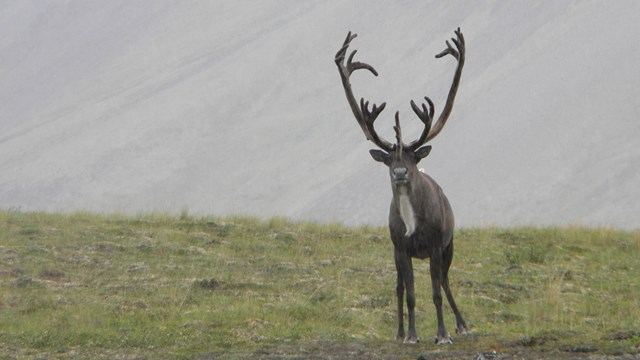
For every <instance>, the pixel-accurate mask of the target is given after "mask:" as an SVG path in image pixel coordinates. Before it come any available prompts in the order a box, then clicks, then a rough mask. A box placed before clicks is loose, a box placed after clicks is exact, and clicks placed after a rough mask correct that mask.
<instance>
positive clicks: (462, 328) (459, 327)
mask: <svg viewBox="0 0 640 360" xmlns="http://www.w3.org/2000/svg"><path fill="white" fill-rule="evenodd" d="M443 255H444V256H443V257H444V259H443V260H444V263H443V265H444V272H443V279H442V288H443V289H444V293H445V295H446V296H447V300H448V301H449V305H450V306H451V309H452V310H453V313H454V314H455V316H456V333H458V334H461V335H467V334H469V329H468V328H467V324H466V323H465V322H464V319H463V318H462V315H461V314H460V310H458V306H456V301H455V300H454V299H453V294H451V288H449V267H450V266H451V260H452V259H453V239H451V242H450V243H449V246H447V247H446V248H445V250H444V254H443Z"/></svg>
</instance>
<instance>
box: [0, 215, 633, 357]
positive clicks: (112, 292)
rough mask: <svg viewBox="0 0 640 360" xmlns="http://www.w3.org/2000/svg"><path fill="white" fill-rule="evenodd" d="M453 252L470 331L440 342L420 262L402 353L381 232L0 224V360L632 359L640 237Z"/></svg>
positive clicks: (521, 234)
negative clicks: (413, 319) (412, 329)
mask: <svg viewBox="0 0 640 360" xmlns="http://www.w3.org/2000/svg"><path fill="white" fill-rule="evenodd" d="M455 241H456V253H455V255H454V263H453V266H452V270H451V273H450V277H451V282H452V288H453V290H454V293H455V295H456V296H457V297H456V299H457V300H458V303H459V305H460V307H461V310H462V311H463V315H464V316H465V318H466V319H467V322H468V324H469V325H470V327H471V329H472V331H473V333H474V334H473V335H472V336H468V337H461V336H454V341H455V342H454V344H453V345H450V346H446V347H436V346H435V345H434V344H433V343H432V338H433V336H434V335H435V331H436V322H435V316H434V309H433V305H432V303H431V300H430V284H429V276H428V264H427V262H416V263H415V265H416V279H417V302H418V303H417V325H418V326H417V328H418V335H419V336H421V338H422V339H423V342H421V343H420V344H418V345H416V346H403V345H402V344H399V343H397V342H396V341H395V340H393V337H394V335H395V326H396V325H395V323H396V320H395V298H394V297H395V295H394V282H395V268H394V265H393V259H392V247H391V243H390V241H389V240H388V237H387V232H386V229H384V228H374V227H361V228H347V227H343V226H340V225H318V224H312V223H295V222H290V221H288V220H285V219H270V220H257V219H253V218H243V217H230V218H214V217H197V218H196V217H191V216H189V215H188V214H186V213H184V214H182V215H181V216H178V217H172V216H160V215H148V216H138V217H123V216H101V215H95V214H88V213H79V214H73V215H60V214H43V213H18V212H0V354H4V355H0V359H12V358H23V357H24V358H33V357H40V356H43V357H44V358H53V359H55V358H74V359H76V358H80V359H82V358H105V359H106V358H120V359H133V358H136V359H139V358H167V359H170V358H196V359H213V358H215V359H218V358H238V357H240V358H242V357H247V358H251V359H255V358H281V357H282V358H286V357H301V358H326V357H331V356H332V357H334V358H406V359H415V358H417V357H419V356H424V357H425V358H458V357H463V358H473V357H475V356H477V354H479V353H485V352H492V351H495V352H496V353H497V354H498V355H500V356H505V357H506V356H507V355H514V354H517V355H518V356H521V357H525V358H527V357H531V358H535V357H538V356H540V355H541V354H542V355H544V357H547V358H554V357H557V358H566V357H582V356H592V357H593V356H601V357H608V356H616V357H625V356H627V357H633V356H635V358H637V357H638V356H639V354H640V325H639V324H640V280H639V277H638V273H640V261H639V260H638V254H639V253H640V232H622V231H616V230H605V229H584V228H545V229H540V228H519V229H459V230H458V231H457V233H456V240H455ZM445 309H446V312H445V319H446V321H447V326H448V327H449V329H451V330H452V329H453V325H454V319H453V315H452V313H451V312H450V311H449V308H448V306H447V307H445ZM532 354H535V355H532ZM45 355H46V356H45Z"/></svg>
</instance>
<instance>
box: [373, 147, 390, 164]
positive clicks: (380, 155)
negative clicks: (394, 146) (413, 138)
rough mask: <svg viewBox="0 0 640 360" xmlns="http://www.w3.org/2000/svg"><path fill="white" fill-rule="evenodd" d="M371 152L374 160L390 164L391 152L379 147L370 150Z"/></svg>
mask: <svg viewBox="0 0 640 360" xmlns="http://www.w3.org/2000/svg"><path fill="white" fill-rule="evenodd" d="M369 154H371V157H372V158H373V160H375V161H379V162H381V163H385V164H387V165H389V154H387V153H386V152H384V151H382V150H378V149H371V150H369Z"/></svg>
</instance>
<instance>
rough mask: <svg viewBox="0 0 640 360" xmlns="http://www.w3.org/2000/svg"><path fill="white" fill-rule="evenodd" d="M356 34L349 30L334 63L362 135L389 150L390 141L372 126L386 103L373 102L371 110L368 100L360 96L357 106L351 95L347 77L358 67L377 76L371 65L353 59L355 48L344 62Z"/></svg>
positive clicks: (351, 91)
mask: <svg viewBox="0 0 640 360" xmlns="http://www.w3.org/2000/svg"><path fill="white" fill-rule="evenodd" d="M356 36H358V35H357V34H352V33H351V31H349V33H348V34H347V37H346V39H345V40H344V43H343V45H342V48H340V50H338V52H337V53H336V56H335V63H336V65H337V66H338V70H339V72H340V78H341V79H342V86H343V87H344V92H345V95H346V96H347V101H348V102H349V106H350V107H351V111H352V112H353V115H354V116H355V118H356V121H357V122H358V124H359V125H360V128H361V129H362V131H363V132H364V135H365V136H366V138H367V140H370V141H372V142H373V143H374V144H376V145H377V146H378V147H380V148H381V149H383V150H386V151H391V150H392V149H393V144H391V143H390V142H388V141H386V140H384V139H382V138H381V137H380V136H378V134H377V133H376V131H375V129H374V127H373V122H374V121H375V120H376V118H377V117H378V115H380V113H381V112H382V110H384V107H385V106H386V103H382V104H381V105H380V106H376V104H373V108H372V110H371V111H369V102H368V101H367V102H365V101H364V99H363V98H361V99H360V106H358V103H357V101H356V99H355V97H354V95H353V90H352V89H351V83H350V82H349V77H350V76H351V74H352V73H353V72H354V71H356V70H360V69H365V70H369V71H370V72H371V73H372V74H373V75H375V76H378V72H377V71H376V70H375V69H374V68H373V66H371V65H369V64H367V63H363V62H359V61H355V62H354V61H353V58H354V57H355V55H356V53H357V50H353V51H352V52H351V54H350V55H349V57H348V58H347V60H346V63H345V57H346V54H347V50H348V48H349V45H350V44H351V41H352V40H353V39H355V38H356Z"/></svg>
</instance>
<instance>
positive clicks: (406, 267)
mask: <svg viewBox="0 0 640 360" xmlns="http://www.w3.org/2000/svg"><path fill="white" fill-rule="evenodd" d="M395 260H396V270H397V271H398V283H397V286H396V293H397V296H398V335H397V338H398V339H403V342H404V343H405V344H415V343H417V342H418V335H416V316H415V307H416V297H415V291H414V287H413V264H412V261H411V257H409V256H408V255H406V254H404V253H403V252H402V251H396V252H395ZM405 291H406V294H407V312H408V315H409V329H408V330H409V331H408V332H407V336H404V325H403V311H402V310H403V309H402V308H403V304H402V296H403V293H404V292H405Z"/></svg>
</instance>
